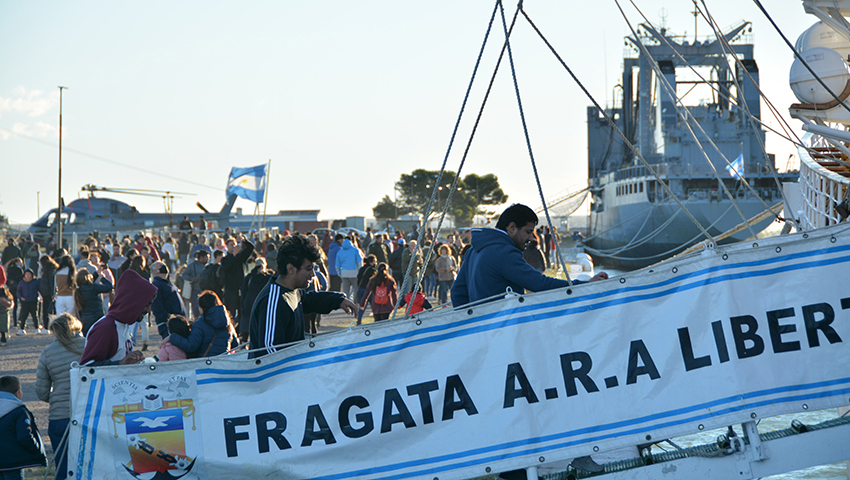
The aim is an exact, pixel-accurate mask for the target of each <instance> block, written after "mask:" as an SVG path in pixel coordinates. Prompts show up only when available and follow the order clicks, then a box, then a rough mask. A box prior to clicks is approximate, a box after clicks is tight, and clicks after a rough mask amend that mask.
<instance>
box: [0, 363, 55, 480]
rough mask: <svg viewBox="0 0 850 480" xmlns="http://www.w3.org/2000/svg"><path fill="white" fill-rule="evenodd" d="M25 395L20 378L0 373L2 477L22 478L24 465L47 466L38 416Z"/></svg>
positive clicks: (0, 459)
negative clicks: (33, 411)
mask: <svg viewBox="0 0 850 480" xmlns="http://www.w3.org/2000/svg"><path fill="white" fill-rule="evenodd" d="M22 398H23V391H22V390H21V379H20V378H18V377H15V376H12V375H8V376H5V377H0V445H2V446H3V454H2V455H0V475H2V476H3V478H16V477H17V478H21V479H23V478H24V472H23V470H24V469H25V468H33V467H45V466H47V455H46V454H45V451H44V441H43V440H42V439H41V435H40V434H39V433H38V426H36V423H35V417H33V415H32V413H30V411H29V410H28V409H27V406H26V404H24V402H22V401H21V399H22ZM16 474H17V475H16Z"/></svg>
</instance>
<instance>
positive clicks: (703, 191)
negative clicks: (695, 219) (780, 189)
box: [688, 188, 776, 202]
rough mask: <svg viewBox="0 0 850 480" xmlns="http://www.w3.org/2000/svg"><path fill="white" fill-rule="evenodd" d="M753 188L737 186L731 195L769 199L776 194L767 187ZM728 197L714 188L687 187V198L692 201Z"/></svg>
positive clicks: (747, 198) (742, 198)
mask: <svg viewBox="0 0 850 480" xmlns="http://www.w3.org/2000/svg"><path fill="white" fill-rule="evenodd" d="M754 190H755V193H754V192H753V191H750V190H747V189H745V188H738V189H736V190H734V191H733V192H732V195H733V196H734V197H735V199H736V200H753V199H757V198H762V199H764V200H765V201H771V200H773V199H774V197H775V196H776V194H775V193H776V192H775V191H774V190H771V189H769V188H757V189H754ZM728 198H729V197H727V196H726V194H725V192H723V191H721V190H719V189H716V188H691V189H688V200H689V201H692V202H695V201H700V200H712V201H724V200H727V199H728Z"/></svg>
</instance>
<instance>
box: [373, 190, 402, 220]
mask: <svg viewBox="0 0 850 480" xmlns="http://www.w3.org/2000/svg"><path fill="white" fill-rule="evenodd" d="M372 215H374V216H375V218H378V219H381V218H383V219H388V218H396V217H398V216H399V215H400V213H399V212H398V207H397V206H396V204H395V202H393V200H392V199H391V198H390V196H389V195H384V198H383V199H381V201H380V202H378V204H377V205H375V206H374V207H372Z"/></svg>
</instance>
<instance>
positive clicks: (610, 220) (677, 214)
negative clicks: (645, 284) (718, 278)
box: [584, 22, 798, 268]
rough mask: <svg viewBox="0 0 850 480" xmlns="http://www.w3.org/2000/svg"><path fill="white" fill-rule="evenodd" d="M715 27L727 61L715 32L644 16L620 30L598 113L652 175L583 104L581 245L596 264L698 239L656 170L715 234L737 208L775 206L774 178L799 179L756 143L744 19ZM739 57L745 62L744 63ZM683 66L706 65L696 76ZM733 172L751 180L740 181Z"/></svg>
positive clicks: (641, 258) (629, 264) (664, 253)
mask: <svg viewBox="0 0 850 480" xmlns="http://www.w3.org/2000/svg"><path fill="white" fill-rule="evenodd" d="M723 35H724V37H725V38H726V40H727V41H728V43H729V44H731V46H732V47H733V49H734V51H735V54H736V55H737V56H738V57H739V58H740V59H741V63H740V64H737V66H736V67H735V68H734V70H733V69H732V68H730V62H729V60H728V59H727V57H726V55H724V50H723V48H722V44H721V42H720V41H719V40H718V39H716V38H709V39H707V40H705V41H703V42H700V41H697V40H696V39H694V40H693V42H692V43H689V42H688V41H687V39H685V38H683V37H681V36H674V35H671V34H670V33H669V32H668V31H667V30H666V29H665V28H656V27H654V26H652V25H650V24H641V25H640V29H639V30H638V38H634V37H632V36H630V37H626V47H627V49H626V55H625V56H624V57H625V58H624V59H623V78H622V82H621V83H620V84H619V85H617V87H615V92H616V93H615V97H614V98H615V101H614V102H613V105H612V106H611V107H606V113H607V114H608V116H609V117H610V118H611V119H613V121H614V122H615V123H616V124H617V126H618V127H619V128H620V130H622V132H623V133H624V134H625V136H626V137H627V138H628V139H629V142H631V143H632V144H634V145H635V146H636V147H637V148H638V149H639V151H640V152H641V155H642V156H643V157H644V159H645V160H646V161H647V163H649V164H650V165H652V167H653V169H654V170H655V171H656V173H657V174H658V177H655V176H653V175H652V174H651V172H650V171H649V170H648V169H647V168H646V167H645V166H644V165H643V163H642V162H640V161H639V159H638V158H637V157H636V156H635V155H634V154H633V152H632V151H631V150H630V149H629V148H628V146H627V144H625V143H624V142H623V141H622V139H621V138H620V137H619V136H618V135H617V133H616V132H615V130H614V129H613V128H612V127H611V125H610V123H609V122H608V121H606V120H605V118H604V117H603V115H602V114H601V112H600V111H599V109H597V108H596V107H589V108H588V110H587V139H588V184H589V190H590V193H591V195H592V201H591V206H590V218H589V222H588V237H587V238H586V239H585V241H584V246H585V249H586V250H587V252H588V253H590V254H591V255H592V256H593V257H594V258H595V261H596V262H597V263H602V264H605V265H611V266H618V267H623V268H640V267H644V266H647V265H650V264H653V263H656V262H659V261H661V260H664V259H666V258H669V257H671V256H673V255H675V254H677V253H679V252H681V251H683V250H685V249H686V248H688V247H689V246H691V245H693V244H695V243H697V242H699V241H701V240H703V239H704V238H705V237H704V236H703V235H702V233H701V232H700V230H699V229H698V228H697V227H696V225H695V224H694V223H693V221H692V220H691V219H690V218H688V215H687V212H684V211H682V209H681V207H680V206H679V204H678V203H677V202H675V201H674V200H673V199H672V198H670V196H669V195H668V193H667V192H666V191H665V190H664V189H663V188H662V186H661V185H659V184H658V182H659V179H660V180H661V181H664V182H665V183H666V184H667V185H668V186H669V187H670V189H671V190H672V192H673V193H674V194H675V195H676V196H677V197H678V199H679V200H680V201H681V202H682V203H683V204H684V205H685V207H686V208H687V210H688V212H690V214H691V215H692V216H693V217H694V218H695V219H696V220H698V221H699V222H700V223H701V224H702V226H703V227H704V228H705V229H706V230H707V231H708V232H709V233H710V234H711V235H712V236H716V235H719V234H722V233H724V232H727V231H728V230H730V229H733V228H734V227H736V226H738V225H740V224H742V223H744V219H743V218H742V217H746V219H747V220H750V219H752V218H753V217H755V216H757V215H758V214H759V213H761V212H764V211H766V208H765V205H769V206H771V207H773V206H774V205H778V204H779V202H781V201H782V195H781V188H782V187H781V185H780V182H788V181H794V180H795V179H796V178H797V176H798V173H797V172H786V173H782V174H776V173H775V171H776V165H775V158H774V155H773V154H766V153H765V150H764V149H763V148H764V147H763V145H764V140H765V132H764V130H763V128H762V127H761V124H760V123H758V125H759V127H758V128H757V129H754V128H753V127H752V126H751V123H750V119H749V116H748V114H747V111H746V110H745V109H744V108H743V105H744V104H746V106H747V107H748V110H749V112H750V113H751V114H752V116H753V117H754V118H755V119H760V113H761V106H760V94H759V91H758V88H757V86H758V81H759V70H758V66H757V65H756V61H755V59H754V58H753V43H752V26H751V24H750V23H749V22H742V23H741V24H739V25H737V26H736V27H733V28H731V29H730V30H729V31H727V32H725V33H724V34H723ZM638 42H640V43H642V44H643V45H644V46H645V47H646V49H647V51H648V52H649V56H650V57H651V59H650V58H647V56H646V55H644V54H643V53H642V51H641V50H640V49H639V48H637V47H638V45H639V43H638ZM677 52H678V54H679V55H677V54H676V53H677ZM680 55H681V56H680ZM653 59H654V61H655V62H657V64H658V67H660V68H659V70H660V72H661V73H662V75H663V77H664V78H665V79H666V81H667V82H669V83H670V85H672V87H673V91H677V92H678V96H679V97H680V98H681V99H682V103H683V104H685V105H687V106H685V107H680V108H686V109H687V110H688V111H689V112H690V115H689V116H691V117H692V119H693V120H695V121H697V122H699V124H700V125H701V126H702V129H703V130H704V133H703V132H701V131H700V130H699V129H697V128H694V129H693V130H694V132H695V133H696V137H697V138H698V139H699V140H700V142H699V143H697V142H696V141H695V140H694V137H693V136H692V135H691V133H690V132H689V131H688V128H687V125H686V124H685V123H684V122H683V120H681V117H680V116H679V114H678V113H677V109H676V101H677V100H676V98H675V97H674V96H671V95H670V94H669V93H668V92H669V91H670V90H669V89H665V88H662V82H661V81H659V78H657V76H656V73H655V71H654V70H653V68H652V63H651V62H652V60H653ZM732 65H736V64H735V63H734V62H732ZM740 65H743V66H744V67H745V68H746V70H747V71H746V72H745V71H742V70H743V69H741V68H740ZM691 67H694V68H697V69H701V70H702V71H706V72H708V73H707V74H705V75H702V78H700V77H699V76H696V75H694V74H693V73H692V68H691ZM747 72H749V75H748V74H747ZM733 80H737V85H739V86H740V88H737V87H736V86H735V85H736V82H735V81H733ZM706 84H708V85H706ZM711 85H713V86H714V87H715V90H711V94H710V97H709V98H703V99H702V100H700V101H699V102H698V103H697V104H695V105H691V104H690V103H691V102H692V101H693V100H692V99H691V98H688V94H689V93H691V90H693V89H695V88H698V87H702V90H703V91H707V90H708V89H706V88H705V87H706V86H711ZM677 87H678V88H677ZM689 100H691V102H689ZM686 117H687V116H686ZM691 124H692V122H691ZM692 125H693V124H692ZM707 137H710V139H711V140H712V141H713V142H714V143H715V144H716V145H717V147H718V149H719V150H720V151H721V152H722V153H723V155H725V157H726V159H728V160H729V162H731V163H732V164H733V165H734V166H735V167H736V169H735V170H734V171H732V170H730V169H729V168H727V167H728V166H729V164H727V162H726V160H724V158H723V156H721V154H720V153H718V151H717V149H715V148H714V147H711V146H709V142H708V138H707ZM700 144H701V145H700ZM706 155H707V156H708V161H707V159H706ZM709 161H710V162H711V164H712V165H713V168H712V166H711V165H709V163H708V162H709ZM715 169H716V172H717V173H715ZM771 170H773V171H771ZM736 171H737V173H738V174H740V175H743V177H744V178H745V179H746V180H747V181H748V182H749V183H750V185H751V186H752V187H753V189H747V188H745V186H744V185H743V183H742V182H741V180H740V178H739V177H737V176H736V175H735V173H736ZM730 172H731V174H730ZM718 175H719V177H720V178H719V179H718ZM720 181H722V182H723V183H724V184H725V185H726V187H727V188H728V190H729V191H730V192H731V193H732V195H733V196H734V198H735V202H736V203H737V207H738V209H740V211H741V212H740V213H739V211H738V209H736V208H735V207H734V205H733V202H732V200H730V199H729V198H728V195H727V194H726V193H725V192H724V191H723V189H722V188H720V185H719V182H720ZM758 197H761V198H760V199H759V198H758ZM773 220H774V217H772V216H769V215H768V216H765V217H763V218H762V219H760V220H759V221H757V222H755V223H752V225H751V228H745V229H743V230H741V231H739V232H737V233H735V234H732V235H729V236H727V237H726V238H725V239H724V241H725V242H733V241H740V240H744V239H746V238H748V237H750V236H752V233H753V232H756V233H757V232H760V231H762V230H764V229H765V228H766V227H767V226H768V225H769V224H770V222H772V221H773Z"/></svg>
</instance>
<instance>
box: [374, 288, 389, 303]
mask: <svg viewBox="0 0 850 480" xmlns="http://www.w3.org/2000/svg"><path fill="white" fill-rule="evenodd" d="M388 302H389V292H387V284H386V283H384V284H383V285H378V286H377V287H375V303H376V304H378V305H386V304H387V303H388Z"/></svg>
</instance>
